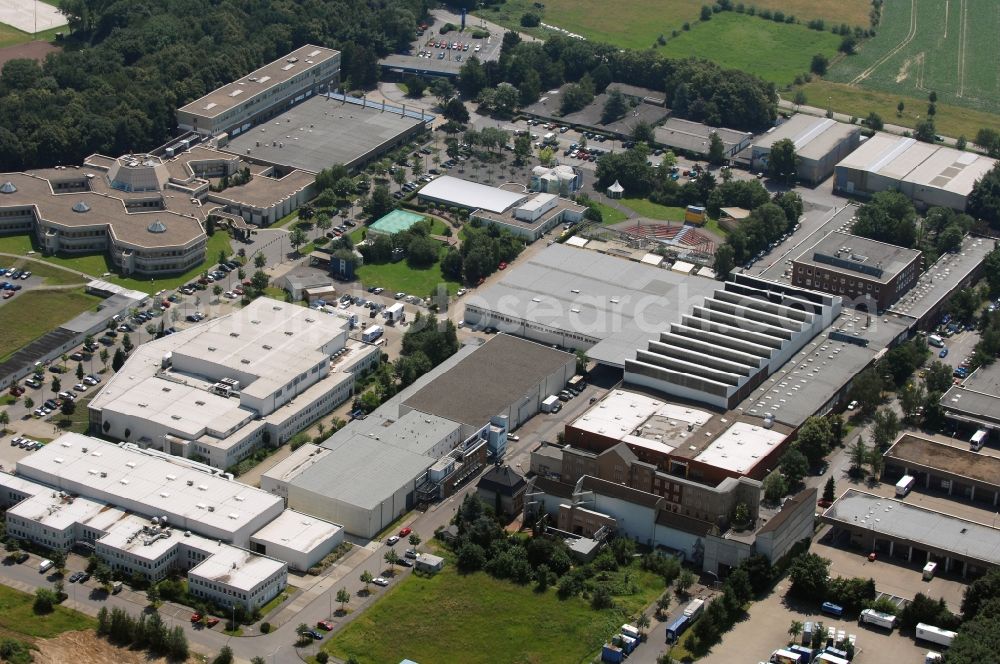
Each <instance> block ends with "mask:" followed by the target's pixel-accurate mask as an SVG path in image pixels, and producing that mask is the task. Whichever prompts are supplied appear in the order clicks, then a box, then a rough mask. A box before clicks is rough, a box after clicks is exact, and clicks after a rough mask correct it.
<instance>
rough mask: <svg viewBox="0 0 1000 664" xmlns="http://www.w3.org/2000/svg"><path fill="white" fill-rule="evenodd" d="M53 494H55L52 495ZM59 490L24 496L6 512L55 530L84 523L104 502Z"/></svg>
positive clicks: (97, 512)
mask: <svg viewBox="0 0 1000 664" xmlns="http://www.w3.org/2000/svg"><path fill="white" fill-rule="evenodd" d="M53 494H55V495H53ZM60 494H63V492H61V491H59V492H56V491H51V490H50V491H45V492H43V493H37V494H35V495H34V496H30V497H29V498H25V499H24V500H22V501H21V502H19V503H18V504H17V505H14V506H13V507H11V508H10V509H9V510H8V511H7V512H8V514H13V515H17V516H20V517H21V518H23V519H27V520H29V521H35V522H37V523H40V524H42V525H43V526H47V527H49V528H52V529H53V530H56V531H62V530H65V529H66V528H69V527H71V526H72V525H73V524H75V523H85V522H87V521H89V520H90V519H91V518H93V517H94V516H96V515H97V514H99V513H100V511H101V510H102V509H104V507H105V504H104V503H101V502H97V501H95V500H89V499H87V498H70V497H69V496H67V495H65V494H63V495H60Z"/></svg>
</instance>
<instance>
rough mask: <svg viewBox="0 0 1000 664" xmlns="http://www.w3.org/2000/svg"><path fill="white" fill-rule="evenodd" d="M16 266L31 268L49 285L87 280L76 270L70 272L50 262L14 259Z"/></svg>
mask: <svg viewBox="0 0 1000 664" xmlns="http://www.w3.org/2000/svg"><path fill="white" fill-rule="evenodd" d="M2 263H3V261H2V260H0V264H2ZM14 266H16V267H17V268H19V269H21V270H31V272H32V274H33V275H35V276H38V277H44V278H45V283H46V284H47V285H49V286H65V285H68V284H81V285H83V284H84V283H86V282H87V279H86V277H81V276H80V275H79V274H76V273H75V272H68V271H66V270H62V269H60V268H59V267H56V266H55V265H49V264H48V263H39V262H38V261H29V260H18V261H14Z"/></svg>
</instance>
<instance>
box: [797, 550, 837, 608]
mask: <svg viewBox="0 0 1000 664" xmlns="http://www.w3.org/2000/svg"><path fill="white" fill-rule="evenodd" d="M829 568H830V561H829V560H827V559H826V558H823V557H821V556H818V555H816V554H815V553H803V554H801V555H799V556H798V557H797V558H795V560H794V561H792V565H791V567H789V569H788V577H789V579H791V582H792V585H791V587H790V588H789V592H790V593H791V594H792V595H793V596H795V597H798V598H801V599H806V600H821V599H823V595H824V594H825V593H826V590H827V587H828V586H829V583H830V569H829Z"/></svg>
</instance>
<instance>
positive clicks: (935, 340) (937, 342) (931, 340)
mask: <svg viewBox="0 0 1000 664" xmlns="http://www.w3.org/2000/svg"><path fill="white" fill-rule="evenodd" d="M927 344H928V345H929V346H934V347H935V348H944V339H942V338H941V337H940V336H938V335H936V334H932V335H930V336H928V337H927Z"/></svg>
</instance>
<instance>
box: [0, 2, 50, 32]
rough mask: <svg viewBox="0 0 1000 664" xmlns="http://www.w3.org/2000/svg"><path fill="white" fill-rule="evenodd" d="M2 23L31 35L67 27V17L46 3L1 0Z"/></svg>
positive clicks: (0, 16) (0, 20) (0, 17)
mask: <svg viewBox="0 0 1000 664" xmlns="http://www.w3.org/2000/svg"><path fill="white" fill-rule="evenodd" d="M0 23H6V24H7V25H9V26H11V27H14V28H17V29H18V30H20V31H21V32H27V33H28V34H29V35H31V34H35V33H36V32H42V31H44V30H51V29H52V28H58V27H61V26H64V25H66V17H65V16H63V15H62V14H61V13H60V12H59V10H58V9H57V8H55V7H53V6H52V5H50V4H47V3H45V2H36V1H35V0H0Z"/></svg>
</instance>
